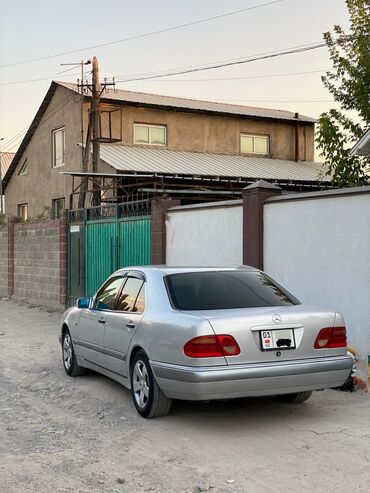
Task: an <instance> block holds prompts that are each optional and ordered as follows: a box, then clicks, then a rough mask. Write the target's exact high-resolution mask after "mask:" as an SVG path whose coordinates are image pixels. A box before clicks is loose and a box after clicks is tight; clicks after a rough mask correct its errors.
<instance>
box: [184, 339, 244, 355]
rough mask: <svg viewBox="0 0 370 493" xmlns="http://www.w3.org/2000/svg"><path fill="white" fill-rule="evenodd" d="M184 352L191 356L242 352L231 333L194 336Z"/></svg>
mask: <svg viewBox="0 0 370 493" xmlns="http://www.w3.org/2000/svg"><path fill="white" fill-rule="evenodd" d="M184 353H185V355H186V356H189V357H190V358H218V357H220V356H221V357H222V356H237V355H238V354H240V348H239V346H238V343H237V342H236V340H235V339H234V338H233V336H229V335H217V336H215V335H208V336H199V337H194V339H191V340H190V341H188V342H187V343H186V344H185V346H184Z"/></svg>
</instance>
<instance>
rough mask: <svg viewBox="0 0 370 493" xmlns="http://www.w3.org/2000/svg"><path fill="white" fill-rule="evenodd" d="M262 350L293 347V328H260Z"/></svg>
mask: <svg viewBox="0 0 370 493" xmlns="http://www.w3.org/2000/svg"><path fill="white" fill-rule="evenodd" d="M260 337H261V349H262V351H275V350H281V349H295V347H296V346H295V339H294V330H293V329H279V330H261V331H260Z"/></svg>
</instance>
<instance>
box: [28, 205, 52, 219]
mask: <svg viewBox="0 0 370 493" xmlns="http://www.w3.org/2000/svg"><path fill="white" fill-rule="evenodd" d="M49 219H53V211H52V209H51V207H48V206H46V205H44V208H43V210H42V212H41V213H40V214H38V215H37V216H34V217H32V218H29V219H27V222H38V221H47V220H49Z"/></svg>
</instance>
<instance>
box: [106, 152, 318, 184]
mask: <svg viewBox="0 0 370 493" xmlns="http://www.w3.org/2000/svg"><path fill="white" fill-rule="evenodd" d="M100 157H101V159H102V160H103V161H105V162H106V163H107V164H109V165H110V166H112V167H113V168H115V169H116V170H118V171H121V172H144V173H158V174H162V175H163V174H171V175H191V176H218V177H238V178H255V179H258V178H260V179H267V180H295V181H319V174H320V173H321V174H322V173H323V172H324V171H325V168H324V166H323V165H322V164H321V163H311V162H307V161H305V162H295V161H287V160H283V159H271V158H262V157H247V156H235V155H225V154H206V153H201V152H185V151H171V150H168V149H152V148H151V149H149V148H143V147H129V146H123V145H118V144H101V146H100Z"/></svg>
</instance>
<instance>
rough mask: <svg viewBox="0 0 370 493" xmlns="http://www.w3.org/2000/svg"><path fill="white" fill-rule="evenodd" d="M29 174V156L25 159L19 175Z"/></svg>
mask: <svg viewBox="0 0 370 493" xmlns="http://www.w3.org/2000/svg"><path fill="white" fill-rule="evenodd" d="M25 175H28V160H27V158H26V159H25V160H24V162H23V164H22V166H21V169H20V170H19V172H18V176H25Z"/></svg>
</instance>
